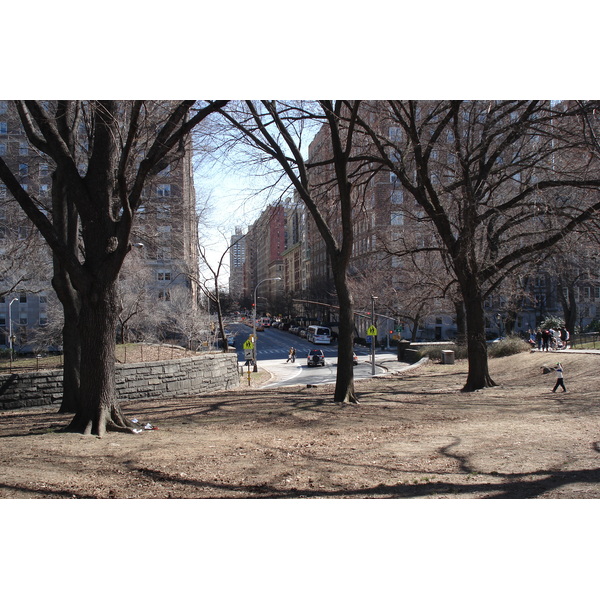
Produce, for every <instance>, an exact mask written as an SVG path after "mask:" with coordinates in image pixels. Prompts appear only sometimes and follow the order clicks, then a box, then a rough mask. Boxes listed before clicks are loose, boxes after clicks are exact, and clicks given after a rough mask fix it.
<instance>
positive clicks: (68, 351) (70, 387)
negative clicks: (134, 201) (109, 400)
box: [58, 310, 81, 413]
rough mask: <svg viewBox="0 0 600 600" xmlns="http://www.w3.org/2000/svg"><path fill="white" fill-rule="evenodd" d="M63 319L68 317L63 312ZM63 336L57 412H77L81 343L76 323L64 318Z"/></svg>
mask: <svg viewBox="0 0 600 600" xmlns="http://www.w3.org/2000/svg"><path fill="white" fill-rule="evenodd" d="M65 317H68V315H67V311H66V310H65ZM62 334H63V396H62V402H61V405H60V409H59V411H58V412H61V413H65V412H73V413H74V412H77V409H78V408H79V405H80V395H79V386H80V373H81V372H80V364H81V343H80V339H79V331H78V329H77V321H76V320H72V319H71V318H69V319H68V320H67V318H65V324H64V327H63V330H62Z"/></svg>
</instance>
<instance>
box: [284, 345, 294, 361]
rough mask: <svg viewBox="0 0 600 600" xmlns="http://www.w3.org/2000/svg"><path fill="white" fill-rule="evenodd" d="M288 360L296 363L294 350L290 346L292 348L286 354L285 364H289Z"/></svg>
mask: <svg viewBox="0 0 600 600" xmlns="http://www.w3.org/2000/svg"><path fill="white" fill-rule="evenodd" d="M290 360H291V361H292V362H296V348H294V346H292V347H291V348H290V352H289V354H288V359H287V360H286V361H285V362H286V363H287V362H290Z"/></svg>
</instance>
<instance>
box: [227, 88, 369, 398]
mask: <svg viewBox="0 0 600 600" xmlns="http://www.w3.org/2000/svg"><path fill="white" fill-rule="evenodd" d="M359 104H360V103H359V102H356V103H347V104H346V103H344V102H341V101H336V102H332V101H328V100H323V101H319V102H317V103H310V104H309V103H296V104H291V103H286V102H277V101H263V102H260V103H259V102H251V101H248V102H246V103H245V104H243V105H241V106H240V105H238V106H237V107H236V108H237V110H233V106H231V107H230V109H228V110H227V111H226V112H225V111H223V114H224V116H225V118H226V119H227V121H228V122H229V123H231V124H232V125H234V126H235V127H236V128H237V129H238V130H239V131H240V132H241V136H242V141H243V142H244V143H246V144H248V145H249V146H250V147H251V148H253V149H254V150H258V154H255V155H254V157H255V158H256V159H257V160H261V161H262V162H263V163H269V164H275V165H277V166H278V167H279V180H278V181H279V182H281V181H282V179H287V181H289V182H291V185H292V186H293V187H294V188H295V190H296V191H297V193H298V197H299V198H300V199H301V200H302V201H303V202H304V203H305V205H306V207H307V209H308V211H309V212H310V214H311V216H312V218H313V220H314V223H315V225H316V227H317V229H318V231H319V233H320V235H321V237H322V239H323V240H324V243H325V245H326V248H327V255H328V258H329V261H330V264H331V268H332V271H333V277H334V282H335V290H336V293H337V297H338V304H339V306H340V312H339V323H340V325H339V338H338V347H339V354H338V369H337V377H336V386H335V392H334V401H336V402H357V397H356V394H355V391H354V375H353V365H352V354H353V340H354V300H353V297H352V293H351V290H350V287H349V286H348V275H347V271H348V265H349V264H350V259H351V256H352V246H353V239H354V232H353V211H354V210H355V206H356V204H357V203H358V202H360V199H359V198H358V197H357V194H356V193H355V192H354V187H353V186H354V182H355V180H356V179H357V178H358V177H359V175H360V174H359V172H358V171H357V170H356V169H355V168H353V166H352V162H351V156H352V153H353V142H354V135H353V134H354V127H355V120H356V116H357V111H358V107H359ZM315 126H319V127H322V128H321V130H320V133H319V134H318V136H317V138H316V139H315V140H314V141H313V142H312V145H311V154H310V156H309V157H308V158H306V157H305V150H306V148H305V145H304V146H303V142H304V136H305V134H306V132H307V131H310V133H311V138H312V136H313V134H314V131H315ZM357 189H359V188H358V187H357Z"/></svg>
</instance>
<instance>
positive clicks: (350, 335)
mask: <svg viewBox="0 0 600 600" xmlns="http://www.w3.org/2000/svg"><path fill="white" fill-rule="evenodd" d="M333 271H334V279H335V287H336V292H337V295H338V300H339V305H340V324H339V336H338V364H337V375H336V381H335V393H334V398H333V399H334V402H350V403H353V404H358V399H357V397H356V394H355V391H354V364H353V359H352V355H353V352H354V300H353V298H352V294H351V292H350V290H349V288H348V281H347V276H346V269H345V267H344V268H342V267H341V265H334V268H333Z"/></svg>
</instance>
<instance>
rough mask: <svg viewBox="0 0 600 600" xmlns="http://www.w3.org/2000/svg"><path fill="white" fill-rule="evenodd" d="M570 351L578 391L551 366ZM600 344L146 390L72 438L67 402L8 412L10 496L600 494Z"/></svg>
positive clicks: (5, 489) (4, 440)
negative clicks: (271, 383) (123, 418)
mask: <svg viewBox="0 0 600 600" xmlns="http://www.w3.org/2000/svg"><path fill="white" fill-rule="evenodd" d="M557 358H560V359H561V361H562V363H563V365H564V368H565V383H566V385H567V390H568V392H567V393H563V392H561V391H559V392H556V393H552V391H551V389H552V387H553V385H554V382H555V377H554V375H553V374H543V373H542V368H541V367H542V366H543V365H553V364H554V363H555V362H556V360H557ZM599 365H600V355H585V354H568V353H564V354H561V355H558V354H552V353H531V354H522V355H519V356H516V357H507V358H498V359H493V360H490V370H491V373H492V376H493V378H494V379H495V380H496V382H497V383H499V384H500V385H498V386H497V387H494V388H489V389H486V390H482V391H479V392H476V393H472V394H465V393H461V391H460V389H461V387H462V385H463V384H464V382H465V379H466V364H465V363H464V362H462V361H458V362H457V363H456V364H454V365H441V364H431V363H430V364H428V365H425V366H423V367H420V368H418V369H415V370H412V371H407V372H405V373H400V374H396V375H390V376H387V377H382V378H376V379H374V380H365V381H359V382H357V383H356V388H357V391H358V394H359V400H360V404H358V405H343V406H340V405H337V404H334V403H333V402H332V400H331V398H332V392H333V388H332V387H331V386H319V387H316V388H305V387H299V386H297V387H288V388H279V389H277V388H276V389H269V390H263V389H260V388H256V387H250V388H249V387H245V382H244V381H242V385H241V386H240V387H239V389H237V390H234V391H229V392H220V393H211V394H206V395H201V396H198V397H193V398H190V397H186V398H180V399H177V400H163V401H136V402H128V403H126V404H125V405H124V410H125V412H126V414H127V415H128V416H129V417H131V418H137V419H138V420H139V422H140V424H141V425H142V426H143V425H145V424H146V423H150V424H151V425H152V426H153V427H155V428H156V429H152V430H145V431H144V432H143V433H141V434H138V435H131V434H117V433H109V434H107V435H106V436H105V437H103V438H101V439H99V438H96V437H93V436H87V437H86V436H82V435H78V434H65V433H61V432H60V428H61V427H62V426H63V425H65V424H66V423H67V422H68V421H69V420H70V416H69V415H60V414H58V413H57V412H56V410H57V408H56V407H48V408H36V409H28V410H14V411H4V412H1V413H0V447H1V452H0V498H14V499H25V498H98V499H100V498H101V499H107V498H131V499H145V498H160V499H167V498H221V499H225V498H321V499H323V498H339V499H341V498H420V499H424V498H573V499H576V498H600V454H599V452H600V403H599V401H598V400H599V398H598V389H599V385H598V384H599V382H600V370H599V368H598V367H599Z"/></svg>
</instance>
